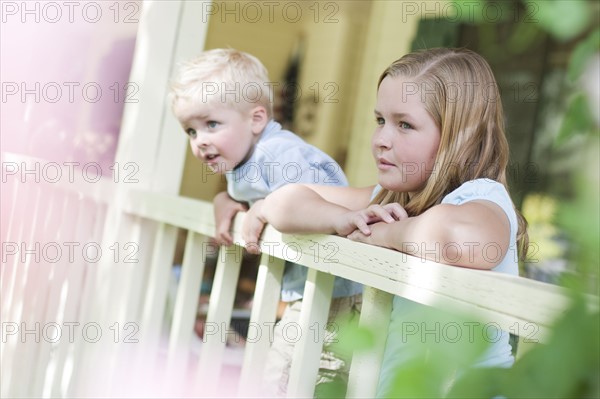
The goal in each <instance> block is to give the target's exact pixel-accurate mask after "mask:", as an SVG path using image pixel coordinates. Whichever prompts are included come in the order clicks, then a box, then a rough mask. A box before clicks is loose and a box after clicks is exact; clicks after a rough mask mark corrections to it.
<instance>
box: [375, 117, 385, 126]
mask: <svg viewBox="0 0 600 399" xmlns="http://www.w3.org/2000/svg"><path fill="white" fill-rule="evenodd" d="M375 123H377V124H378V125H380V126H381V125H384V124H385V121H384V120H383V118H380V117H376V118H375Z"/></svg>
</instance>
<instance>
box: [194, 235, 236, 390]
mask: <svg viewBox="0 0 600 399" xmlns="http://www.w3.org/2000/svg"><path fill="white" fill-rule="evenodd" d="M241 263H242V248H241V247H239V246H237V245H232V246H228V247H225V246H222V247H221V248H220V250H219V259H218V261H217V268H216V270H215V277H214V281H213V286H212V291H211V293H210V302H209V304H208V314H207V315H206V324H205V327H204V337H203V343H204V344H203V346H202V349H201V351H200V363H199V365H198V371H197V374H196V375H197V383H196V384H195V385H196V386H197V387H198V392H199V393H200V394H201V395H202V396H203V397H208V398H211V397H215V395H216V392H217V387H218V386H219V378H220V376H221V365H222V359H223V352H224V350H225V344H226V338H227V334H228V331H229V326H230V323H231V314H232V311H233V303H234V299H235V293H236V289H237V282H238V277H239V275H240V266H241Z"/></svg>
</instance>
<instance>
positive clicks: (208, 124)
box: [206, 121, 219, 129]
mask: <svg viewBox="0 0 600 399" xmlns="http://www.w3.org/2000/svg"><path fill="white" fill-rule="evenodd" d="M218 124H219V122H215V121H208V122H206V126H208V128H209V129H214V128H216V127H217V125H218Z"/></svg>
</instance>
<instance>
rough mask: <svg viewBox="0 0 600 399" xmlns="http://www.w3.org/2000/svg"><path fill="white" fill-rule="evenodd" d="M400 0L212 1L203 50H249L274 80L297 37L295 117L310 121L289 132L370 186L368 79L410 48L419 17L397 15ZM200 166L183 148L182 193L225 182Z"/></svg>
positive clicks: (206, 191)
mask: <svg viewBox="0 0 600 399" xmlns="http://www.w3.org/2000/svg"><path fill="white" fill-rule="evenodd" d="M288 3H293V4H289V5H288ZM402 3H403V2H401V1H374V2H371V1H337V2H332V1H320V2H316V1H305V2H266V3H265V2H256V1H252V2H229V3H227V4H226V5H223V2H213V5H214V6H215V8H213V9H212V10H211V11H212V15H211V17H210V20H209V27H208V34H207V41H206V45H205V48H206V49H211V48H217V47H232V48H237V49H239V50H242V51H246V52H249V53H251V54H253V55H255V56H257V57H258V58H259V59H260V60H261V61H262V62H263V63H264V64H265V66H266V67H267V69H268V70H269V75H270V78H271V80H273V81H281V80H282V78H283V75H284V72H285V69H286V66H287V64H288V61H289V59H290V56H291V54H292V53H293V51H294V48H295V46H296V45H297V44H298V43H299V40H300V39H302V42H303V49H304V52H303V63H302V66H301V70H300V76H299V87H300V89H301V90H302V94H301V96H300V97H299V98H298V100H297V101H298V103H297V104H298V109H297V113H296V115H306V114H307V113H308V114H312V115H313V119H312V121H305V122H304V123H302V124H297V129H296V130H297V131H296V133H297V134H299V135H300V136H302V137H303V138H304V139H305V140H306V141H308V142H309V143H311V144H314V145H316V146H317V147H319V148H321V149H322V150H324V151H325V152H327V153H328V154H330V155H331V156H332V157H334V158H335V159H336V160H337V161H338V162H340V164H342V166H343V167H344V170H345V171H346V173H347V175H348V178H349V180H350V182H351V184H356V185H366V184H374V183H375V182H376V169H375V167H374V164H373V161H372V157H371V155H370V144H369V143H370V136H371V133H372V131H373V128H374V122H373V107H374V104H375V94H376V91H375V85H376V82H377V78H378V77H379V74H380V73H381V72H382V71H383V69H384V68H385V67H386V66H387V65H389V64H390V63H391V62H392V61H393V60H395V59H396V58H398V57H400V56H401V55H402V54H404V53H405V52H406V51H408V49H409V48H410V43H411V41H412V39H413V36H414V32H415V31H416V23H417V20H418V18H417V17H415V16H412V17H411V16H403V15H402V12H403V5H402ZM236 4H237V5H236ZM268 4H271V5H270V6H269V5H268ZM257 5H258V7H260V10H261V12H262V16H260V17H257V14H256V10H257ZM296 5H300V6H301V12H300V14H301V17H300V18H297V21H296V22H294V19H296V17H297V16H298V13H297V12H296V11H297V9H296ZM224 7H225V8H227V10H225V8H224ZM236 7H237V9H236ZM269 7H271V10H270V11H271V13H270V15H269ZM285 7H288V9H287V13H284V12H283V9H284V8H285ZM401 17H402V18H401ZM403 20H404V21H405V22H402V21H403ZM317 89H318V95H317V91H316V90H317ZM205 169H206V168H203V167H202V165H201V163H200V162H199V161H198V160H196V159H194V158H193V156H192V155H191V153H190V151H189V150H188V154H187V157H186V165H185V171H184V176H183V182H182V187H181V194H182V195H184V196H190V197H195V198H200V199H205V200H211V199H212V197H213V196H214V194H216V193H217V192H218V191H220V190H222V189H224V188H225V185H224V178H221V177H218V176H210V175H209V174H208V173H206V170H205Z"/></svg>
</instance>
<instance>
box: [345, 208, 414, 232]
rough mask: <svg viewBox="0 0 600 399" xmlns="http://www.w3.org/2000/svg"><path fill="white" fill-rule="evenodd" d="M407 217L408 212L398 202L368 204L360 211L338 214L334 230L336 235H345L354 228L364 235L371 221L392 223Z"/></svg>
mask: <svg viewBox="0 0 600 399" xmlns="http://www.w3.org/2000/svg"><path fill="white" fill-rule="evenodd" d="M406 218H408V214H407V213H406V211H405V210H404V208H403V207H402V206H400V204H398V203H395V202H394V203H390V204H385V205H377V204H376V205H370V206H369V207H368V208H365V209H362V210H360V211H353V212H347V213H344V214H343V215H340V217H339V218H338V220H337V221H336V222H335V226H334V228H335V231H336V233H337V234H338V235H340V236H343V237H346V236H347V235H349V234H350V233H352V232H353V231H355V230H358V231H360V232H361V233H362V234H364V235H365V236H368V235H370V234H371V229H370V226H369V225H371V224H373V223H377V222H385V223H393V222H395V221H398V220H403V219H406Z"/></svg>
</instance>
